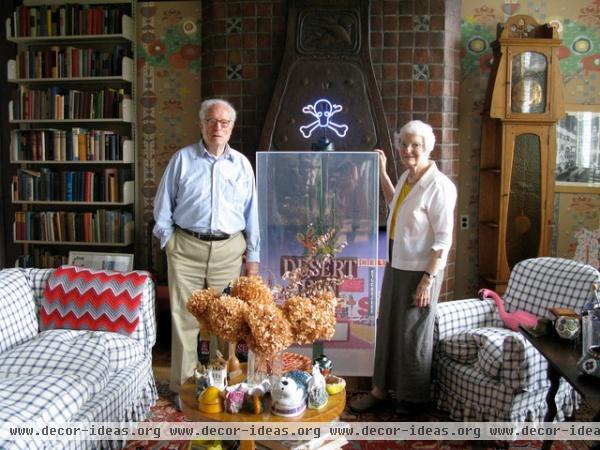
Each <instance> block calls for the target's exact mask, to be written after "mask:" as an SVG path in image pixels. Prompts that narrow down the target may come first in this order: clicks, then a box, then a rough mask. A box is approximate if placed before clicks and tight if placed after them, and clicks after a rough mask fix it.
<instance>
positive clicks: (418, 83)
mask: <svg viewBox="0 0 600 450" xmlns="http://www.w3.org/2000/svg"><path fill="white" fill-rule="evenodd" d="M202 17H203V29H202V42H203V49H202V50H203V53H202V58H203V64H202V96H203V97H204V98H206V97H210V96H222V97H226V98H227V99H229V100H230V101H232V102H233V104H234V105H235V107H236V108H237V110H238V113H239V116H238V121H237V123H236V129H235V130H234V134H233V136H232V140H231V144H232V145H233V147H234V148H237V149H238V150H241V151H242V152H243V153H245V154H246V155H247V156H248V157H249V158H250V159H251V160H252V161H254V153H255V152H256V151H257V150H260V149H259V148H257V145H258V142H259V139H260V133H261V130H262V127H263V123H264V120H265V116H266V113H267V110H268V107H269V103H270V100H271V95H272V92H273V88H274V85H275V82H276V80H277V74H278V71H279V65H280V62H281V59H282V56H283V51H284V48H285V33H286V22H287V2H286V1H284V0H270V1H260V2H251V1H225V0H213V1H210V2H208V1H207V2H203V6H202ZM370 21H371V57H372V61H373V67H374V70H375V77H376V79H377V82H378V86H379V89H380V94H381V96H382V99H383V105H384V110H385V114H386V118H387V125H388V128H389V130H390V133H393V131H394V130H397V129H399V128H400V127H401V126H402V125H403V124H404V123H405V122H407V121H408V120H410V119H413V118H414V119H421V120H423V121H426V122H428V123H430V124H431V125H432V126H433V127H434V129H435V131H436V135H437V138H438V143H439V145H438V146H436V150H435V151H434V153H433V158H434V159H435V160H436V161H437V163H438V166H439V167H440V168H441V170H442V171H443V172H444V173H446V174H447V175H449V176H450V177H451V178H452V179H453V180H454V181H456V180H457V178H458V147H457V145H458V136H457V135H458V133H457V129H458V123H457V110H458V85H459V84H458V83H459V43H460V23H459V22H460V2H459V1H458V0H450V1H444V0H423V1H416V0H414V1H413V0H410V1H409V0H401V1H383V0H373V1H372V2H371V14H370ZM449 261H450V264H449V266H448V269H447V276H446V285H445V287H444V289H443V291H442V292H443V293H444V295H443V298H451V297H452V291H453V288H454V252H453V254H452V255H451V257H450V259H449Z"/></svg>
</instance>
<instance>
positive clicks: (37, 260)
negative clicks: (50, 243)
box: [17, 247, 69, 268]
mask: <svg viewBox="0 0 600 450" xmlns="http://www.w3.org/2000/svg"><path fill="white" fill-rule="evenodd" d="M68 259H69V258H68V257H67V256H66V255H60V254H56V253H54V252H50V251H48V250H45V249H41V248H39V247H34V248H33V249H32V253H31V254H28V255H19V256H18V257H17V267H47V268H54V267H59V266H62V265H63V264H67V262H68Z"/></svg>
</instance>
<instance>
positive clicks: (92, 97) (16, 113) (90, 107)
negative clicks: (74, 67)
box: [9, 85, 131, 120]
mask: <svg viewBox="0 0 600 450" xmlns="http://www.w3.org/2000/svg"><path fill="white" fill-rule="evenodd" d="M16 95H18V98H16V99H15V100H13V101H12V102H11V104H12V109H11V110H10V111H9V113H10V120H64V119H117V118H122V117H123V100H124V99H130V98H131V97H130V96H129V95H128V94H125V91H124V90H123V89H114V88H110V87H105V88H104V89H101V90H95V91H80V90H76V89H66V88H63V87H58V86H52V87H50V88H48V89H29V88H28V87H27V86H23V85H21V86H19V91H18V93H17V94H16Z"/></svg>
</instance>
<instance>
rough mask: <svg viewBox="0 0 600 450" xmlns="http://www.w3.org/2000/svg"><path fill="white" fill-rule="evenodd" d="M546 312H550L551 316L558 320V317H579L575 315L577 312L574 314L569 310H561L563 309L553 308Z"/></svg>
mask: <svg viewBox="0 0 600 450" xmlns="http://www.w3.org/2000/svg"><path fill="white" fill-rule="evenodd" d="M548 311H550V313H551V314H553V315H554V317H555V318H558V317H560V316H569V317H578V316H579V314H577V312H575V311H574V310H572V309H571V308H563V307H558V306H553V307H552V308H548Z"/></svg>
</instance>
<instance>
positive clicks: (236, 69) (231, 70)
mask: <svg viewBox="0 0 600 450" xmlns="http://www.w3.org/2000/svg"><path fill="white" fill-rule="evenodd" d="M227 79H228V80H241V79H242V65H241V64H228V65H227Z"/></svg>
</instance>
